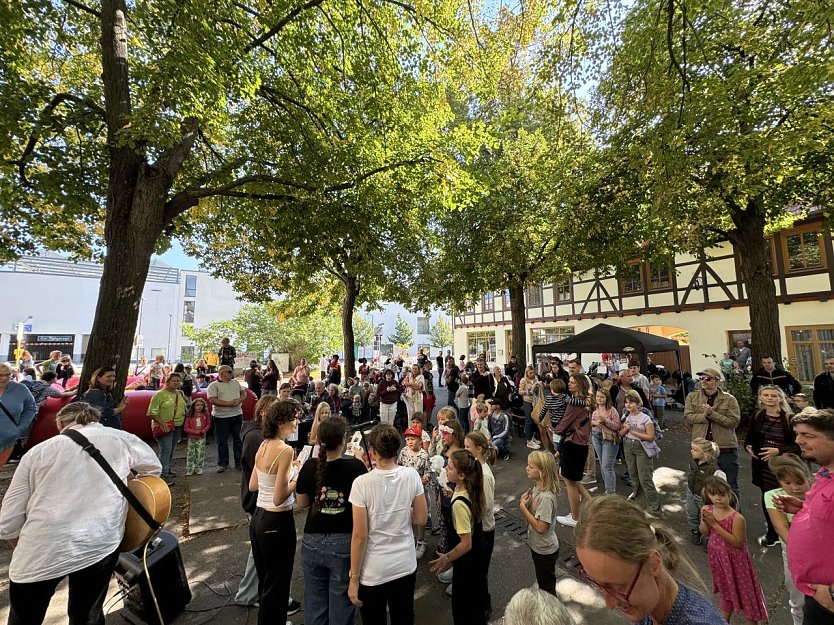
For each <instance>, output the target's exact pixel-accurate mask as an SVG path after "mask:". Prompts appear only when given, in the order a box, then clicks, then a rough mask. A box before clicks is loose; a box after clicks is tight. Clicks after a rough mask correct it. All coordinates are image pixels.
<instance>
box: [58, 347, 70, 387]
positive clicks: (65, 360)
mask: <svg viewBox="0 0 834 625" xmlns="http://www.w3.org/2000/svg"><path fill="white" fill-rule="evenodd" d="M55 375H56V377H57V378H58V381H59V382H60V383H61V386H62V387H64V388H67V383H68V382H69V381H70V379H71V378H72V376H74V375H75V368H74V367H73V366H72V360H71V359H70V357H69V356H66V355H65V356H61V360H60V361H59V362H58V366H57V367H55Z"/></svg>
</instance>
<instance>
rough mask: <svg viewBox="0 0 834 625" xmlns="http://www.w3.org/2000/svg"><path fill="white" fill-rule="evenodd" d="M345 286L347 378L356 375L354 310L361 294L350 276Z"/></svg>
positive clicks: (344, 330) (344, 310) (343, 321)
mask: <svg viewBox="0 0 834 625" xmlns="http://www.w3.org/2000/svg"><path fill="white" fill-rule="evenodd" d="M342 284H344V285H345V302H344V304H342V335H343V337H344V350H345V376H346V377H347V376H350V377H353V376H355V375H356V359H355V358H354V355H353V344H354V340H353V308H354V306H355V305H356V296H357V295H358V294H359V286H358V285H357V283H356V278H354V277H352V276H349V277H347V278H343V279H342Z"/></svg>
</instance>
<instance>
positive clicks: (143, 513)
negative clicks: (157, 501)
mask: <svg viewBox="0 0 834 625" xmlns="http://www.w3.org/2000/svg"><path fill="white" fill-rule="evenodd" d="M61 434H66V435H67V436H69V437H70V438H71V439H72V440H74V441H75V442H76V443H78V444H79V445H81V448H82V449H83V450H84V451H86V452H87V453H88V454H90V456H91V457H92V459H93V460H95V461H96V462H97V463H98V465H99V466H100V467H101V468H102V469H104V472H105V473H107V477H109V478H110V479H111V480H112V481H113V483H114V484H115V485H116V488H118V489H119V492H120V493H121V494H122V495H124V498H125V499H127V503H129V504H130V506H131V507H132V508H133V509H134V510H136V512H137V513H138V514H139V516H140V517H142V520H143V521H144V522H145V523H147V525H148V527H150V528H151V529H152V530H153V531H157V530H159V529H160V528H161V527H162V525H161V524H160V523H159V522H158V521H157V520H156V519H155V518H153V517H152V516H151V513H150V512H148V511H147V509H146V508H145V506H143V505H142V504H141V503H140V502H139V500H138V499H137V498H136V495H134V494H133V493H131V492H130V489H129V488H128V487H127V486H125V483H124V482H123V481H122V479H121V478H120V477H119V476H118V475H116V472H115V471H114V470H113V467H111V466H110V465H109V464H108V462H107V460H105V459H104V456H102V455H101V451H99V449H98V447H96V446H95V445H93V444H92V443H91V442H90V441H89V439H88V438H87V437H86V436H84V435H83V434H82V433H81V432H79V431H78V430H73V429H72V428H68V429H66V430H64V431H63V432H61Z"/></svg>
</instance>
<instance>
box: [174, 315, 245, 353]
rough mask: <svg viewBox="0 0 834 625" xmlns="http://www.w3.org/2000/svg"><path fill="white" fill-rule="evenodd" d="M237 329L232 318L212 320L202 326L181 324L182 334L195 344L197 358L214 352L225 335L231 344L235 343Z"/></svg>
mask: <svg viewBox="0 0 834 625" xmlns="http://www.w3.org/2000/svg"><path fill="white" fill-rule="evenodd" d="M237 331H238V326H237V324H236V323H235V322H234V321H233V320H228V321H212V322H211V323H209V324H208V325H205V326H203V327H202V328H197V327H195V326H194V325H193V324H190V323H184V324H182V335H183V336H184V337H185V338H187V339H188V340H189V341H191V342H192V343H194V344H195V345H196V346H197V350H198V351H199V352H200V355H199V358H202V357H203V354H208V353H210V352H216V351H217V350H218V349H219V348H220V341H221V340H222V339H223V338H225V337H228V338H229V340H230V342H231V343H232V345H237V343H238V340H237Z"/></svg>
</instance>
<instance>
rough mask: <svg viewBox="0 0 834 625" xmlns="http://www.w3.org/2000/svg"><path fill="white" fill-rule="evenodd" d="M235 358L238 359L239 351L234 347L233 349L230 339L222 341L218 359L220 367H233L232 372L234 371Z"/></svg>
mask: <svg viewBox="0 0 834 625" xmlns="http://www.w3.org/2000/svg"><path fill="white" fill-rule="evenodd" d="M235 358H237V351H236V350H235V348H234V347H232V346H231V345H230V344H229V339H227V338H225V339H221V341H220V349H218V350H217V359H218V361H219V362H220V365H221V366H222V365H226V366H227V367H231V368H232V371H234V370H235ZM218 371H219V369H218Z"/></svg>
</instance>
